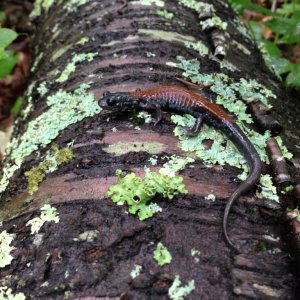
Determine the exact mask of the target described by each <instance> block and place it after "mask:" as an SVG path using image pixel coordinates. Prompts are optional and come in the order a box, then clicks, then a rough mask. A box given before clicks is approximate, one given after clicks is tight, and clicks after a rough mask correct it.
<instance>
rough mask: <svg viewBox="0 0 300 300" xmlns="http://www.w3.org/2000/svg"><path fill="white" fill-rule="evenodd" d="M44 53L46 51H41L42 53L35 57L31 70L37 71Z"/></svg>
mask: <svg viewBox="0 0 300 300" xmlns="http://www.w3.org/2000/svg"><path fill="white" fill-rule="evenodd" d="M43 55H44V53H43V52H41V53H40V54H39V55H38V56H37V57H36V58H35V60H34V63H33V65H32V67H31V69H30V71H31V72H34V71H35V69H36V67H37V65H38V64H39V62H40V61H41V59H42V58H43Z"/></svg>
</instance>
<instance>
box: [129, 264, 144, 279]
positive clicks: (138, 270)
mask: <svg viewBox="0 0 300 300" xmlns="http://www.w3.org/2000/svg"><path fill="white" fill-rule="evenodd" d="M142 269H143V268H142V266H140V265H134V269H133V270H132V271H131V272H130V277H131V278H132V279H134V278H136V277H138V276H139V275H140V273H141V271H142Z"/></svg>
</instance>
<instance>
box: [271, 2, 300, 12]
mask: <svg viewBox="0 0 300 300" xmlns="http://www.w3.org/2000/svg"><path fill="white" fill-rule="evenodd" d="M295 11H300V4H297V3H285V4H283V5H282V6H281V7H280V8H278V9H277V10H276V12H277V13H278V14H280V15H290V14H292V13H294V12H295Z"/></svg>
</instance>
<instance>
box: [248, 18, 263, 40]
mask: <svg viewBox="0 0 300 300" xmlns="http://www.w3.org/2000/svg"><path fill="white" fill-rule="evenodd" d="M248 25H249V28H250V30H251V32H252V34H253V36H254V39H255V40H256V41H261V40H263V29H262V28H261V26H260V25H259V23H258V22H256V21H250V22H249V23H248Z"/></svg>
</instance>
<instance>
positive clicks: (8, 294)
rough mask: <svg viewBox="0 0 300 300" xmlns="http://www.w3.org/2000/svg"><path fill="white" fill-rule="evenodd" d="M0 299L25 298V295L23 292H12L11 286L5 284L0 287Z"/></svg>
mask: <svg viewBox="0 0 300 300" xmlns="http://www.w3.org/2000/svg"><path fill="white" fill-rule="evenodd" d="M0 299H1V300H25V299H26V297H25V295H24V294H23V293H17V294H13V291H12V289H11V288H8V287H7V286H2V287H0Z"/></svg>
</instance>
